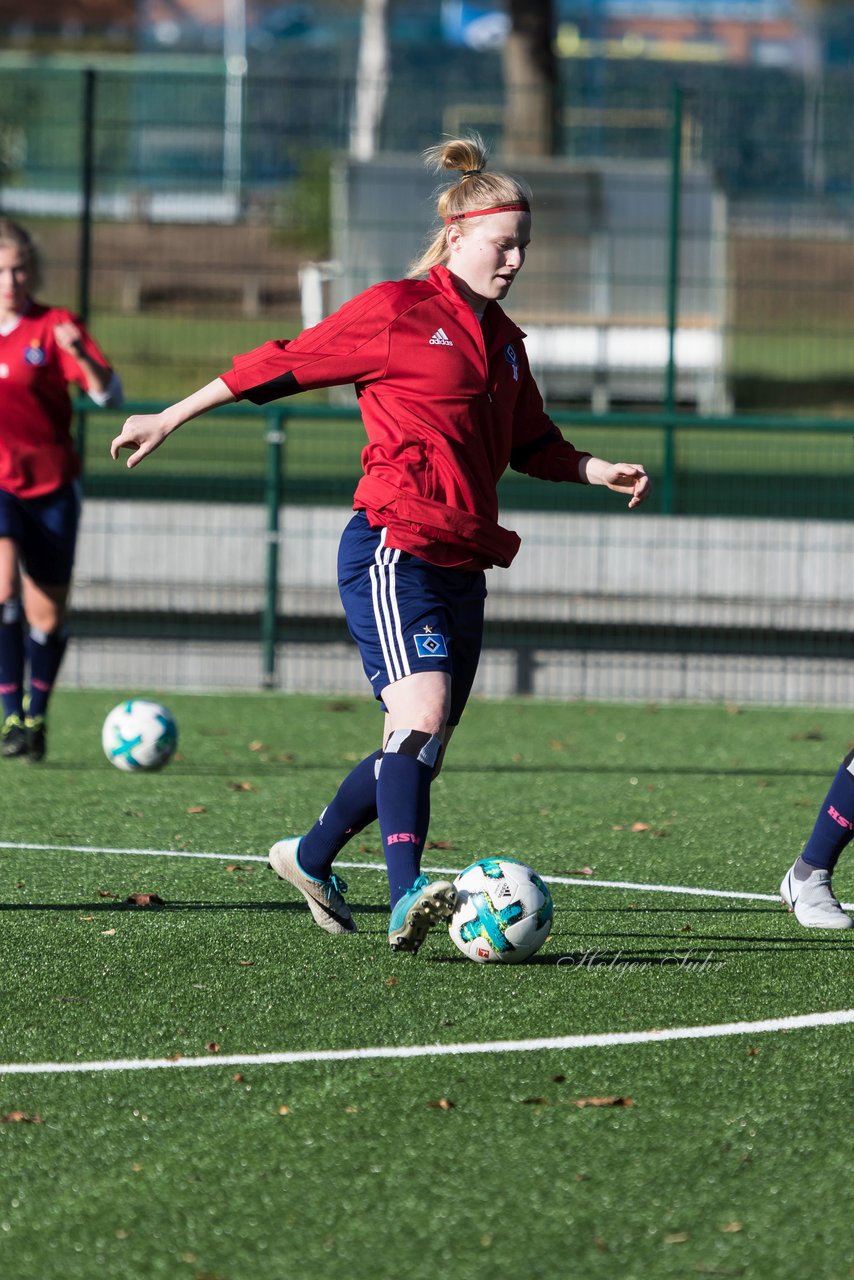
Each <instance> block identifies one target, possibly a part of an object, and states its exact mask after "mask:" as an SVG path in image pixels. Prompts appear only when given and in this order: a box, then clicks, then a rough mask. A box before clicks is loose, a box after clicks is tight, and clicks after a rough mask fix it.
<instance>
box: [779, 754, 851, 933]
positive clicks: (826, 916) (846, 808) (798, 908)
mask: <svg viewBox="0 0 854 1280" xmlns="http://www.w3.org/2000/svg"><path fill="white" fill-rule="evenodd" d="M852 838H854V751H849V753H848V755H847V756H846V757H845V759H844V760H843V761H842V763H841V764H840V766H839V768H838V769H837V771H836V777H835V778H834V779H833V782H832V783H831V784H830V790H829V791H828V793H827V795H826V796H825V798H824V801H823V802H822V805H821V808H820V809H819V812H818V816H817V818H816V820H815V825H814V827H813V829H812V832H811V834H810V837H809V839H808V840H807V842H806V845H805V846H804V850H803V853H802V854H801V856H800V857H799V858H797V859H796V860H795V862H794V863H793V865H792V866H791V867H790V868H789V870H788V871H787V872H786V874H785V876H784V877H783V882H782V884H781V885H780V896H781V897H782V899H783V901H784V902H785V903H786V904H787V905H788V906H789V907H790V908H791V909H792V910H793V911H794V913H795V918H796V920H798V922H799V923H800V924H802V925H805V926H806V927H807V928H812V929H850V928H852V926H854V920H852V919H851V917H850V916H849V915H846V913H845V912H844V911H843V910H842V908H841V906H840V905H839V903H838V901H837V900H836V898H835V897H834V895H833V890H832V889H831V876H832V875H833V870H834V868H835V866H836V864H837V862H838V861H839V858H840V855H841V854H842V851H843V850H844V849H845V848H846V846H847V845H848V844H850V843H851V840H852Z"/></svg>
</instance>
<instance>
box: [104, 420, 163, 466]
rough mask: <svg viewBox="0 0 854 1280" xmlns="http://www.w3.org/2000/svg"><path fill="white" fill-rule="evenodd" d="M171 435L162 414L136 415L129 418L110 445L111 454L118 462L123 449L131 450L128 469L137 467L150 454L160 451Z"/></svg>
mask: <svg viewBox="0 0 854 1280" xmlns="http://www.w3.org/2000/svg"><path fill="white" fill-rule="evenodd" d="M169 434H170V432H169V428H168V427H167V426H166V423H165V422H164V420H163V414H162V413H135V414H133V416H132V417H130V418H128V419H127V420H126V422H125V424H124V426H123V427H122V429H121V431H120V432H119V434H118V435H117V436H116V438H115V440H113V441H112V443H111V445H110V454H111V455H112V458H113V461H114V462H117V461H118V457H119V454H120V453H121V451H122V449H130V450H131V455H130V457H129V458H128V461H127V465H128V467H136V466H138V465H139V463H140V462H142V460H143V458H147V457H148V455H149V454H150V453H154V450H155V449H158V448H159V447H160V445H161V444H162V443H163V441H164V440H165V439H166V437H167V436H168V435H169Z"/></svg>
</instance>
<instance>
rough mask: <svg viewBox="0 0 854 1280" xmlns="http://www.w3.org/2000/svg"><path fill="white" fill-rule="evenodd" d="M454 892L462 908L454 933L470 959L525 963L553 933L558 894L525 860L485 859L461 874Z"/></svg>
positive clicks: (453, 924)
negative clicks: (555, 897)
mask: <svg viewBox="0 0 854 1280" xmlns="http://www.w3.org/2000/svg"><path fill="white" fill-rule="evenodd" d="M454 888H455V889H456V891H457V905H456V906H455V908H454V912H453V915H452V916H451V920H450V923H449V925H448V932H449V933H450V935H451V939H452V941H453V942H454V944H455V945H456V946H457V947H458V948H459V949H460V951H462V953H463V955H464V956H467V957H468V959H469V960H474V961H476V962H477V963H478V964H521V963H522V962H523V961H525V960H527V959H529V958H530V957H531V956H532V955H533V954H534V952H535V951H538V950H539V949H540V947H541V946H542V945H543V943H544V942H545V940H546V938H547V937H548V936H549V933H550V932H551V927H552V915H553V911H554V906H553V903H552V895H551V893H550V892H549V889H548V886H547V885H546V883H545V881H543V880H542V879H541V878H540V877H539V876H538V875H537V873H536V871H534V870H533V869H532V868H531V867H529V866H527V865H526V864H525V863H524V862H517V861H515V859H513V858H482V859H481V860H480V861H479V862H475V863H472V865H471V866H470V867H466V869H465V871H461V872H460V874H459V875H458V876H457V878H456V880H455V881H454Z"/></svg>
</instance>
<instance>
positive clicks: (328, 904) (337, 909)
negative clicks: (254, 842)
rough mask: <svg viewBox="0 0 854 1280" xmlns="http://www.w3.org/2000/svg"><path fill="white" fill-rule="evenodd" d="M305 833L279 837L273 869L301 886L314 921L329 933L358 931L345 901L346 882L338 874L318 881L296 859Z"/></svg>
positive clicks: (271, 868) (301, 891)
mask: <svg viewBox="0 0 854 1280" xmlns="http://www.w3.org/2000/svg"><path fill="white" fill-rule="evenodd" d="M301 839H302V836H290V837H288V838H287V839H285V840H277V841H276V843H275V844H274V845H273V847H272V849H271V850H270V853H269V859H270V861H269V863H268V866H269V867H270V870H271V871H275V873H276V875H277V876H278V877H279V879H280V880H287V882H288V884H292V885H293V886H294V888H295V889H298V890H299V892H300V893H301V894H302V896H303V897H304V898H305V900H306V902H307V903H308V909H309V911H310V912H311V914H312V917H313V919H314V923H315V924H316V925H319V926H320V928H321V929H324V930H325V931H326V932H327V933H355V932H356V921H355V920H354V919H353V917H352V915H351V914H350V908H349V907H348V906H347V903H346V902H345V901H344V894H345V893H346V892H347V885H346V884H345V883H344V881H343V880H342V879H341V878H340V877H339V876H330V877H329V879H328V880H318V879H317V878H316V877H315V876H310V875H308V873H307V872H305V871H303V869H302V867H301V866H300V864H299V861H298V859H297V853H298V852H299V845H300V840H301Z"/></svg>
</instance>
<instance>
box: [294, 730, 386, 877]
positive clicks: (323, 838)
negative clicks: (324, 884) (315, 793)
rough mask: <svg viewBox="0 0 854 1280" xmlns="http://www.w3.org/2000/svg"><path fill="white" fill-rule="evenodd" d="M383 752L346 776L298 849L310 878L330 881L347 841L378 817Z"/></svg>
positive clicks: (379, 752)
mask: <svg viewBox="0 0 854 1280" xmlns="http://www.w3.org/2000/svg"><path fill="white" fill-rule="evenodd" d="M381 758H382V752H381V751H375V752H374V753H373V755H370V756H366V757H365V759H364V760H361V761H360V762H359V764H357V765H356V767H355V769H353V770H351V772H350V773H348V774H347V777H346V778H345V779H344V781H343V782H342V783H341V785H340V787H339V788H338V790H337V792H336V793H335V796H334V798H333V799H332V800H331V801H330V802H329V804H328V805H327V806H326V808H325V809H324V810H323V813H322V814H321V815H320V817H319V818H318V819H317V822H315V824H314V826H313V827H312V828H311V830H310V831H309V832H307V833H306V835H304V836H303V838H302V840H301V841H300V846H299V864H300V866H301V867H302V869H303V871H305V872H306V874H307V875H310V876H316V877H317V879H318V880H328V879H329V876H330V875H331V873H332V863H333V862H334V860H335V857H336V855H337V854H338V853H340V851H341V850H342V849H343V848H344V845H345V844H346V843H347V841H348V840H349V839H350V838H351V837H352V836H354V835H356V834H357V832H359V831H363V830H364V828H365V827H367V826H369V825H370V823H372V822H375V821H376V816H377V764H378V762H379V760H380V759H381Z"/></svg>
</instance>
